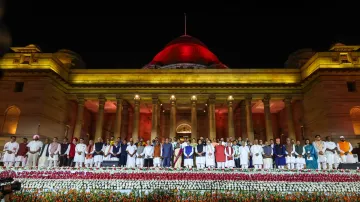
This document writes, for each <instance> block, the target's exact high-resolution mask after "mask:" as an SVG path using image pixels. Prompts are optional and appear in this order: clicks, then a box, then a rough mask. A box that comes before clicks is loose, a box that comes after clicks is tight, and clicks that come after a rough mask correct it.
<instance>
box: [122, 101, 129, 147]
mask: <svg viewBox="0 0 360 202" xmlns="http://www.w3.org/2000/svg"><path fill="white" fill-rule="evenodd" d="M122 108H123V110H122V116H123V117H122V120H121V140H124V139H127V137H128V134H129V104H128V103H127V102H124V103H123V104H122Z"/></svg>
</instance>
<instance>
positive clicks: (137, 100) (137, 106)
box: [131, 95, 140, 142]
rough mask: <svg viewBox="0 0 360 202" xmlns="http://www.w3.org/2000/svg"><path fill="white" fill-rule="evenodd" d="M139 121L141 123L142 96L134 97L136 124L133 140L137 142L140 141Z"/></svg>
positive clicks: (134, 125)
mask: <svg viewBox="0 0 360 202" xmlns="http://www.w3.org/2000/svg"><path fill="white" fill-rule="evenodd" d="M139 121H140V96H139V95H135V97H134V123H133V131H132V136H131V137H132V139H133V141H134V142H135V141H136V140H138V139H139Z"/></svg>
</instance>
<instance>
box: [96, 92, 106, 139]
mask: <svg viewBox="0 0 360 202" xmlns="http://www.w3.org/2000/svg"><path fill="white" fill-rule="evenodd" d="M105 102H106V100H105V98H104V97H100V98H99V110H98V117H97V119H96V131H95V142H96V141H97V139H98V138H99V137H102V131H103V123H104V108H105Z"/></svg>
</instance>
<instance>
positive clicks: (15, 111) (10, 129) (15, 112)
mask: <svg viewBox="0 0 360 202" xmlns="http://www.w3.org/2000/svg"><path fill="white" fill-rule="evenodd" d="M19 118H20V109H19V108H18V107H16V106H10V107H8V108H7V109H6V110H5V119H4V124H3V127H2V132H3V133H7V134H13V135H14V134H15V133H16V129H17V125H18V123H19Z"/></svg>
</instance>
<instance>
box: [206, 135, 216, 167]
mask: <svg viewBox="0 0 360 202" xmlns="http://www.w3.org/2000/svg"><path fill="white" fill-rule="evenodd" d="M205 151H206V155H205V165H206V167H207V168H214V167H215V154H214V152H215V148H214V146H213V145H212V144H211V141H210V140H208V141H207V145H206V149H205Z"/></svg>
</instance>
